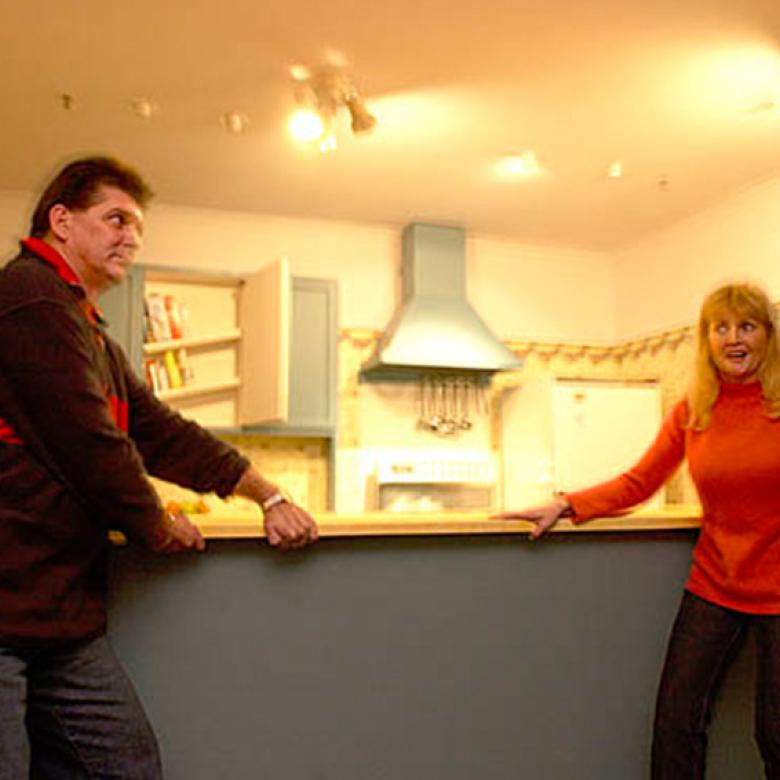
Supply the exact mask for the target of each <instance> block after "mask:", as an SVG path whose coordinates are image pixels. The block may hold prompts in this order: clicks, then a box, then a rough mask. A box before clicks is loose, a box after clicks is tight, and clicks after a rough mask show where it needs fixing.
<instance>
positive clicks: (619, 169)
mask: <svg viewBox="0 0 780 780" xmlns="http://www.w3.org/2000/svg"><path fill="white" fill-rule="evenodd" d="M607 178H608V179H622V178H623V163H622V162H620V160H615V161H614V162H611V163H610V164H609V167H608V168H607Z"/></svg>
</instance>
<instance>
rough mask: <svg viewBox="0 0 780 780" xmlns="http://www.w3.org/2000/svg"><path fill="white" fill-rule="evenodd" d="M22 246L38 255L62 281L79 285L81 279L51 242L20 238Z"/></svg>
mask: <svg viewBox="0 0 780 780" xmlns="http://www.w3.org/2000/svg"><path fill="white" fill-rule="evenodd" d="M22 246H23V247H24V248H25V249H29V250H30V251H31V252H32V253H33V254H35V255H38V257H40V258H41V260H45V261H46V262H47V263H48V264H49V265H50V266H51V267H52V268H53V269H54V270H55V271H56V272H57V275H58V276H59V277H60V279H62V281H63V282H66V283H67V284H77V285H78V286H79V287H81V280H80V279H79V277H78V275H77V274H76V272H75V271H74V270H73V269H72V268H71V267H70V266H69V265H68V261H67V260H66V259H65V258H64V257H63V256H62V255H61V254H60V253H59V252H58V251H57V250H56V249H55V248H54V247H53V246H52V245H51V244H47V243H46V242H45V241H43V240H42V239H40V238H25V239H23V240H22Z"/></svg>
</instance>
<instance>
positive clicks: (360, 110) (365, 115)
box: [344, 92, 376, 135]
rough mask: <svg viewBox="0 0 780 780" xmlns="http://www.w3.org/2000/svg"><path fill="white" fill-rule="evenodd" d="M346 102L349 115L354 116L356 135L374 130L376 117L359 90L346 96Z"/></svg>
mask: <svg viewBox="0 0 780 780" xmlns="http://www.w3.org/2000/svg"><path fill="white" fill-rule="evenodd" d="M344 103H345V105H346V106H347V109H348V111H349V115H350V117H351V118H352V132H353V133H354V134H355V135H360V134H361V133H367V132H369V131H370V130H373V129H374V127H375V125H376V117H375V116H373V114H370V113H369V112H368V109H367V108H366V106H365V103H363V101H362V100H361V98H360V95H358V94H357V92H353V93H351V94H350V95H347V96H345V98H344Z"/></svg>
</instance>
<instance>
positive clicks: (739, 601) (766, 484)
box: [502, 284, 780, 780]
mask: <svg viewBox="0 0 780 780" xmlns="http://www.w3.org/2000/svg"><path fill="white" fill-rule="evenodd" d="M683 458H687V461H688V466H689V469H690V473H691V477H692V478H693V481H694V483H695V485H696V488H697V491H698V494H699V499H700V501H701V505H702V526H701V531H700V534H699V539H698V542H697V544H696V548H695V550H694V552H693V563H692V567H691V570H690V574H689V577H688V581H687V583H686V586H685V592H684V595H683V598H682V603H681V606H680V610H679V612H678V615H677V618H676V621H675V624H674V627H673V629H672V635H671V637H670V640H669V647H668V651H667V657H666V662H665V665H664V670H663V674H662V677H661V684H660V688H659V692H658V700H657V703H656V715H655V727H654V736H653V755H652V764H653V774H652V776H653V778H654V780H687V779H688V778H702V777H704V767H705V748H706V727H707V723H708V719H709V711H710V705H711V703H712V700H713V696H714V693H715V687H716V685H717V683H718V681H719V679H720V676H721V672H722V670H723V668H724V665H725V664H726V662H727V661H728V660H729V657H730V651H731V650H732V649H733V647H734V645H735V643H736V642H737V640H738V639H739V637H740V636H741V635H742V634H743V633H744V632H745V630H746V629H747V628H748V627H749V626H754V627H755V630H756V640H757V651H758V680H757V686H756V688H757V690H756V724H755V729H756V740H757V742H758V745H759V748H760V751H761V756H762V758H763V761H764V767H765V771H766V777H767V778H772V779H773V780H780V347H779V346H778V336H777V326H776V323H775V314H774V310H773V308H772V305H771V304H770V302H769V299H768V297H767V295H766V294H765V293H764V292H763V290H761V289H760V288H758V287H755V286H754V285H751V284H731V285H726V286H724V287H721V288H719V289H717V290H716V291H715V292H713V293H712V294H711V295H709V296H708V297H707V298H706V299H705V301H704V303H703V305H702V310H701V315H700V318H699V325H698V345H697V357H696V364H695V368H694V375H693V381H692V382H691V385H690V389H689V391H688V394H687V397H686V398H685V399H683V400H682V401H680V402H679V403H678V404H677V405H676V406H675V407H674V408H673V409H672V411H671V413H670V414H669V415H668V417H667V418H666V420H665V421H664V424H663V426H662V428H661V430H660V432H659V433H658V436H657V438H656V440H655V442H654V443H653V444H652V446H651V447H650V449H649V450H648V451H647V452H646V453H645V454H644V455H643V457H642V458H641V460H640V461H639V462H638V463H637V464H636V465H635V466H634V467H633V468H631V469H630V470H629V471H627V472H625V473H624V474H622V475H621V476H619V477H617V478H616V479H613V480H610V481H608V482H605V483H603V484H600V485H597V486H595V487H592V488H589V489H586V490H581V491H577V492H574V493H569V494H567V495H565V496H562V497H560V498H556V499H555V500H554V501H552V502H550V503H549V504H546V505H544V506H541V507H536V508H533V509H528V510H521V511H514V512H505V513H503V515H502V517H505V518H525V519H527V520H531V521H532V522H533V523H534V528H533V531H532V536H533V537H534V538H536V537H539V536H541V535H542V534H543V533H544V532H545V531H547V530H549V529H550V528H551V527H552V526H553V525H555V523H556V521H557V520H558V518H559V517H562V516H571V517H572V519H573V521H574V522H575V523H576V522H583V521H585V520H588V519H590V518H593V517H597V516H599V515H606V514H609V513H612V512H615V511H616V510H619V509H624V508H628V507H630V506H633V505H635V504H638V503H640V502H641V501H643V500H645V499H647V498H649V497H650V496H651V495H652V494H653V493H654V492H655V491H656V490H657V489H658V488H659V487H660V486H661V485H662V484H663V483H664V482H665V481H666V480H667V479H668V478H669V477H670V476H671V475H672V473H673V472H674V471H675V469H676V468H677V466H678V465H679V464H680V462H681V461H682V460H683Z"/></svg>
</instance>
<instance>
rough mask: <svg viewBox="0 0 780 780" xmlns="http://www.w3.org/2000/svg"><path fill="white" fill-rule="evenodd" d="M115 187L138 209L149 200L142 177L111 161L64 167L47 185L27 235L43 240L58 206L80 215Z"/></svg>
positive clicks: (94, 159)
mask: <svg viewBox="0 0 780 780" xmlns="http://www.w3.org/2000/svg"><path fill="white" fill-rule="evenodd" d="M104 186H105V187H116V188H117V189H119V190H122V192H125V193H127V194H128V195H129V196H130V197H131V198H132V199H133V200H134V201H135V202H136V203H138V205H139V206H140V207H141V208H145V207H146V205H147V204H148V203H149V201H150V200H151V199H152V195H153V193H152V190H151V189H150V188H149V185H148V184H147V183H146V182H145V181H144V180H143V179H142V178H141V175H140V174H139V173H138V172H137V171H136V170H134V169H133V168H131V167H130V166H129V165H125V164H124V163H122V162H119V160H115V159H113V158H112V157H84V158H83V159H81V160H74V161H73V162H72V163H69V164H68V165H66V166H65V167H64V168H63V169H62V170H61V171H60V172H59V173H58V174H57V175H56V176H55V177H54V178H53V179H52V181H51V182H50V183H49V186H48V187H47V188H46V189H45V190H44V192H43V195H41V197H40V200H39V201H38V205H37V206H36V207H35V211H34V212H33V217H32V222H31V223H30V235H31V236H33V237H35V238H43V237H44V236H45V235H46V233H47V232H48V230H49V211H50V210H51V208H52V206H56V205H57V204H58V203H61V204H62V205H63V206H65V207H66V208H68V209H70V210H71V211H83V210H85V209H88V208H89V207H90V206H92V205H93V204H94V203H95V200H96V198H95V196H96V194H97V191H98V190H99V189H100V188H101V187H104Z"/></svg>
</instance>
